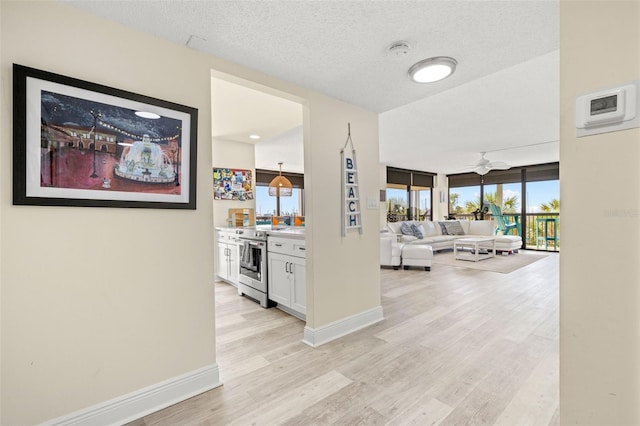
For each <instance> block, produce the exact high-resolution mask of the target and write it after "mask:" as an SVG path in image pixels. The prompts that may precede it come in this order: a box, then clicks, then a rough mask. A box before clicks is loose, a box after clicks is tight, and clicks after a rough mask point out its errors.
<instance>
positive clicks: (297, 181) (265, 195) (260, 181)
mask: <svg viewBox="0 0 640 426" xmlns="http://www.w3.org/2000/svg"><path fill="white" fill-rule="evenodd" d="M278 174H279V172H277V171H272V170H260V169H258V170H256V188H255V199H256V216H257V221H258V222H260V221H261V219H260V218H261V217H262V218H263V221H265V220H267V219H266V218H267V217H269V218H270V217H271V216H291V215H296V216H304V175H302V174H300V173H283V176H285V177H286V178H287V179H289V180H290V181H291V184H292V185H293V191H292V194H291V197H280V206H279V207H280V211H278V198H277V197H273V196H270V195H269V182H271V181H272V180H273V178H275V177H276V176H277V175H278ZM258 224H260V223H258Z"/></svg>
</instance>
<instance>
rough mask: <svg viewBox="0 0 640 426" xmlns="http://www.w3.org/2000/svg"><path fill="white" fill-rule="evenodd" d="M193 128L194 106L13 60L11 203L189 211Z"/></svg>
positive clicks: (193, 201) (194, 150)
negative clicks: (52, 71) (15, 62)
mask: <svg viewBox="0 0 640 426" xmlns="http://www.w3.org/2000/svg"><path fill="white" fill-rule="evenodd" d="M145 114H146V115H145ZM149 114H151V115H149ZM197 128H198V110H197V109H195V108H192V107H188V106H185V105H180V104H176V103H173V102H169V101H165V100H161V99H156V98H152V97H149V96H145V95H141V94H137V93H132V92H128V91H125V90H120V89H116V88H113V87H108V86H104V85H101V84H97V83H92V82H89V81H85V80H80V79H76V78H72V77H68V76H64V75H60V74H55V73H51V72H47V71H43V70H38V69H34V68H30V67H27V66H23V65H19V64H13V204H14V205H32V206H78V207H119V208H156V209H189V210H195V209H196V171H197V168H196V163H197V133H198V131H197Z"/></svg>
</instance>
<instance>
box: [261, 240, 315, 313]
mask: <svg viewBox="0 0 640 426" xmlns="http://www.w3.org/2000/svg"><path fill="white" fill-rule="evenodd" d="M267 259H268V267H267V271H268V277H269V282H268V285H269V299H270V300H272V301H274V302H276V303H278V307H279V308H281V309H282V310H284V311H286V312H289V313H291V314H293V315H295V316H297V317H299V318H303V319H304V318H305V316H306V313H307V288H306V280H305V259H304V240H298V239H288V238H272V237H269V240H268V254H267Z"/></svg>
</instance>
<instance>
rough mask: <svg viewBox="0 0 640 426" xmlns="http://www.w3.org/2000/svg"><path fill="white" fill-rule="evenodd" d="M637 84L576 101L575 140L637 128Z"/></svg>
mask: <svg viewBox="0 0 640 426" xmlns="http://www.w3.org/2000/svg"><path fill="white" fill-rule="evenodd" d="M639 87H640V85H639V81H638V80H636V81H634V82H632V83H629V84H625V85H622V86H618V87H613V88H611V89H606V90H601V91H599V92H594V93H589V94H586V95H582V96H579V97H578V99H576V136H578V137H582V136H588V135H595V134H599V133H607V132H617V131H619V130H625V129H631V128H634V127H640V114H639V113H640V96H639V93H638V92H639V90H638V89H639Z"/></svg>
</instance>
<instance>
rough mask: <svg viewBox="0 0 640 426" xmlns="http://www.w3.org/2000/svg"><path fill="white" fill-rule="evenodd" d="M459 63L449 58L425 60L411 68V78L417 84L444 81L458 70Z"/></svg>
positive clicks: (438, 57)
mask: <svg viewBox="0 0 640 426" xmlns="http://www.w3.org/2000/svg"><path fill="white" fill-rule="evenodd" d="M456 65H458V62H457V61H456V60H455V59H453V58H450V57H448V56H437V57H434V58H428V59H423V60H422V61H420V62H417V63H416V64H414V65H413V66H412V67H411V68H409V78H411V80H413V81H415V82H416V83H433V82H436V81H440V80H444V79H445V78H447V77H449V76H450V75H451V74H453V72H454V71H455V70H456Z"/></svg>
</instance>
